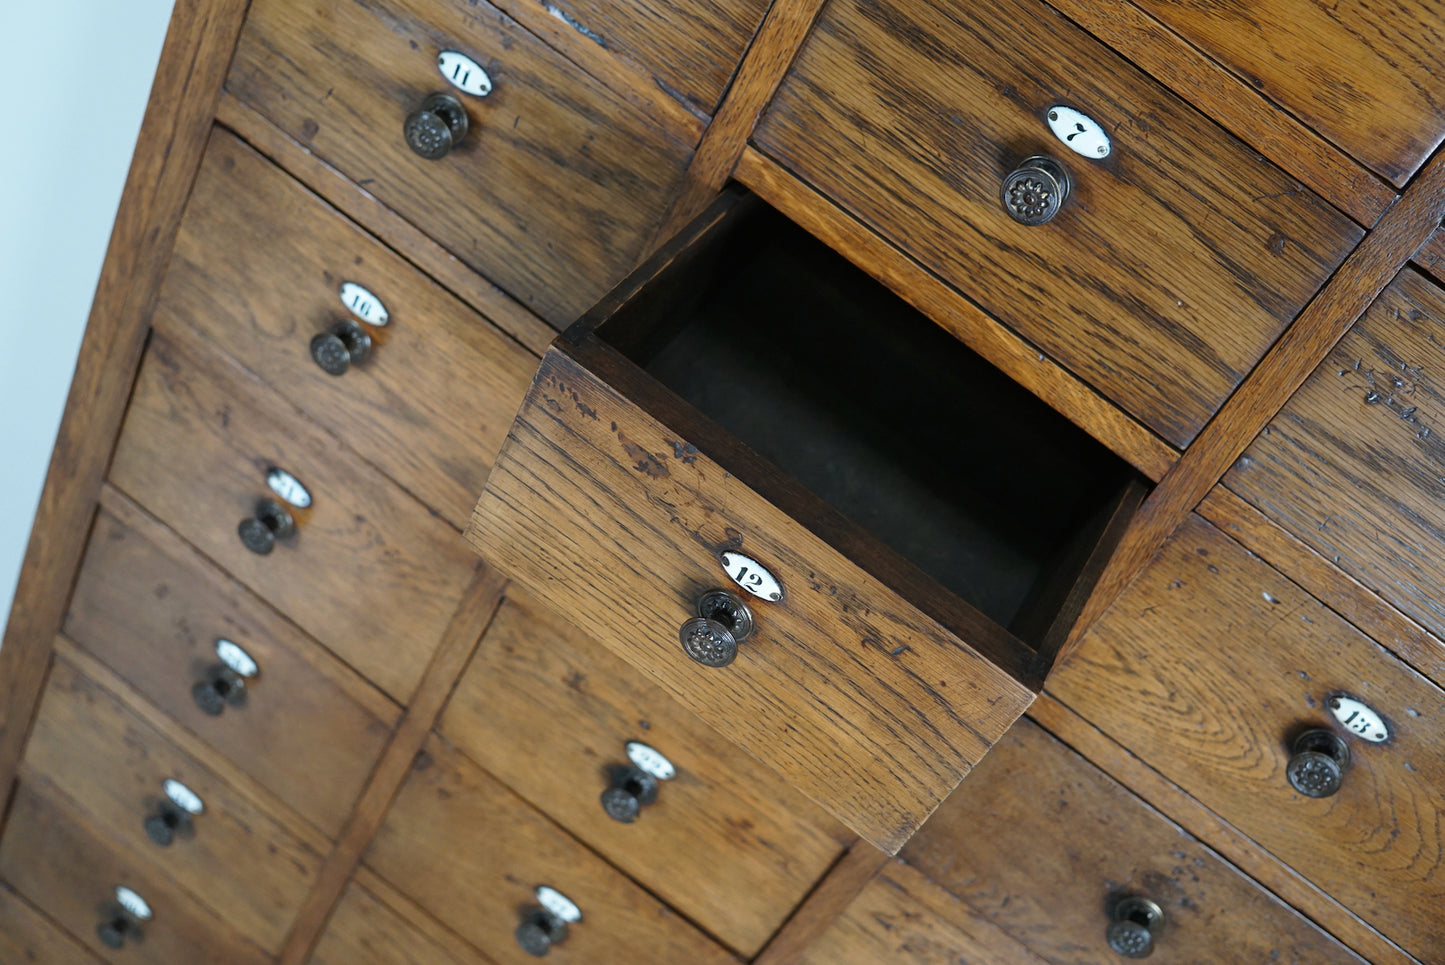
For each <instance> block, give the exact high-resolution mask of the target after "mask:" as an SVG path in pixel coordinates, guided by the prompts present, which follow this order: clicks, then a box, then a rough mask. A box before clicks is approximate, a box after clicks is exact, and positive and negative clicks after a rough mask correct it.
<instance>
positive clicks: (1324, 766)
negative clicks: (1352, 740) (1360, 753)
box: [1285, 728, 1350, 797]
mask: <svg viewBox="0 0 1445 965" xmlns="http://www.w3.org/2000/svg"><path fill="white" fill-rule="evenodd" d="M1290 751H1291V753H1290V759H1289V766H1288V767H1287V768H1286V769H1285V774H1286V775H1287V776H1288V777H1289V783H1290V786H1291V787H1293V788H1294V789H1295V790H1296V791H1299V792H1300V793H1301V794H1303V795H1305V796H1306V797H1329V796H1330V795H1331V794H1334V793H1335V792H1336V791H1338V790H1339V789H1340V784H1341V783H1343V782H1344V779H1345V771H1346V770H1348V769H1349V766H1350V748H1349V745H1348V744H1346V743H1345V742H1344V740H1343V739H1342V738H1341V737H1340V736H1339V735H1338V734H1335V733H1333V732H1332V731H1327V730H1324V729H1321V728H1316V729H1314V730H1307V731H1305V732H1304V733H1303V734H1301V735H1299V736H1298V737H1296V738H1295V741H1294V746H1293V747H1292V748H1290Z"/></svg>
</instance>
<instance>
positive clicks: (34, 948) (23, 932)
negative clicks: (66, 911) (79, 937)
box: [0, 884, 100, 965]
mask: <svg viewBox="0 0 1445 965" xmlns="http://www.w3.org/2000/svg"><path fill="white" fill-rule="evenodd" d="M99 961H100V959H98V958H96V957H95V956H94V955H91V954H90V953H89V952H87V951H86V950H85V948H84V947H83V946H82V945H81V944H80V943H79V942H77V941H76V940H75V939H74V938H71V937H70V936H69V935H67V934H65V932H63V931H61V930H60V929H58V928H56V927H55V926H54V925H52V924H51V923H50V922H49V921H47V920H46V919H45V917H44V916H43V915H41V914H40V913H39V912H38V911H36V910H35V909H34V908H32V907H31V906H30V904H29V903H28V902H27V901H26V900H25V899H24V898H21V897H20V896H19V895H17V894H16V893H15V892H14V891H12V890H10V888H9V887H7V886H5V885H3V884H0V962H28V963H30V965H94V963H96V962H99Z"/></svg>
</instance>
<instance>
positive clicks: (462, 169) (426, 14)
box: [227, 0, 692, 326]
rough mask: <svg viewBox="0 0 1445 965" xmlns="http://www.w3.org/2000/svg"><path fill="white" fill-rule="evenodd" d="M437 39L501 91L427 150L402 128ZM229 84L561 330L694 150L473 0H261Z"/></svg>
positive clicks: (629, 254) (424, 83)
mask: <svg viewBox="0 0 1445 965" xmlns="http://www.w3.org/2000/svg"><path fill="white" fill-rule="evenodd" d="M336 37H345V38H347V40H346V44H345V47H344V48H342V47H339V46H337V45H336V43H335V39H334V38H336ZM448 49H454V50H460V51H463V52H465V53H467V54H468V55H469V56H471V57H472V58H473V59H475V60H476V61H477V62H478V63H480V64H481V65H482V66H483V67H484V68H485V69H486V70H487V71H488V73H489V75H490V76H491V79H492V83H493V85H494V86H493V90H492V92H491V94H489V95H488V96H487V97H485V98H481V99H478V98H472V97H467V98H466V101H467V103H466V108H467V111H468V114H469V115H470V117H471V133H470V134H468V136H467V138H466V139H465V140H464V141H463V142H462V143H461V145H460V146H459V147H458V148H457V149H455V150H454V151H453V152H452V153H451V154H450V155H449V156H448V157H446V158H445V159H443V160H441V161H427V160H423V159H422V158H419V157H417V156H416V155H415V154H413V153H412V152H411V151H410V150H409V149H408V148H407V146H406V144H405V142H404V141H403V139H402V136H401V129H402V123H403V121H404V119H405V118H406V116H407V114H409V113H410V112H412V111H414V110H416V109H417V108H418V107H419V106H420V104H421V103H422V101H423V100H424V99H425V98H426V96H427V95H428V94H430V93H431V92H433V91H438V90H443V89H450V88H448V86H447V84H446V82H445V81H444V80H443V79H442V77H441V75H440V74H439V73H438V71H437V66H436V58H437V54H438V52H439V51H441V50H448ZM227 89H228V90H229V91H230V92H231V93H233V94H235V95H236V96H237V97H239V98H240V99H241V100H243V101H245V102H246V103H248V104H250V105H251V106H252V107H254V108H256V109H257V110H258V111H260V112H261V113H262V114H263V115H265V116H266V117H267V118H268V119H270V120H271V121H272V122H273V123H275V124H277V125H278V126H279V127H281V129H282V130H284V131H285V132H286V133H287V134H289V135H290V136H292V137H294V138H296V139H298V140H300V141H301V142H302V143H303V144H305V145H307V146H308V147H309V148H310V149H311V150H313V151H315V152H316V153H317V154H318V155H319V156H320V157H322V158H324V159H325V160H326V161H327V162H328V163H330V164H332V165H334V166H335V167H336V168H337V169H338V170H340V171H341V172H342V173H344V174H345V175H346V176H347V177H349V178H351V179H352V180H353V181H355V182H357V183H358V184H359V185H361V186H362V187H364V188H365V189H366V190H367V191H368V192H370V193H371V194H373V195H374V196H375V197H376V198H377V199H378V200H380V201H381V202H382V203H383V204H385V205H386V206H388V207H390V208H392V209H393V210H394V211H396V212H397V213H398V214H399V215H401V216H402V217H403V218H405V219H407V220H408V221H410V222H412V223H413V224H416V225H421V226H425V229H426V231H427V233H428V234H430V235H431V236H432V237H434V238H435V239H436V240H438V241H439V242H441V244H442V245H443V246H444V247H446V248H447V249H448V250H450V251H451V252H452V253H454V254H455V255H456V256H457V257H458V258H460V259H461V260H462V261H463V262H465V263H466V264H467V265H469V266H470V267H471V268H473V269H474V270H476V271H479V272H481V274H483V275H485V276H486V277H487V278H489V279H491V280H492V281H493V282H495V283H497V284H498V285H500V286H501V287H502V288H503V289H504V290H505V291H507V292H509V293H510V294H511V295H512V296H513V297H514V298H516V299H517V300H518V301H520V302H522V304H523V305H525V306H527V307H528V308H529V309H530V310H532V311H534V312H536V313H537V314H538V315H540V316H542V317H543V318H545V319H546V320H547V321H549V322H551V323H552V324H554V325H559V326H560V325H564V324H567V323H570V322H571V321H572V320H573V319H574V318H575V317H576V316H577V315H579V314H581V312H582V311H583V310H585V309H586V308H587V307H588V306H589V305H590V304H591V303H592V302H593V301H595V300H596V299H597V297H598V296H600V295H601V294H602V293H603V292H605V291H606V290H607V289H608V287H609V286H610V285H611V284H612V283H613V282H615V281H616V280H617V279H618V278H620V277H621V276H622V275H623V274H624V273H626V271H627V270H628V269H630V268H631V267H632V265H633V263H634V262H635V261H636V259H637V258H638V257H639V256H640V254H641V252H642V247H643V245H645V244H646V243H647V241H648V239H649V238H650V237H651V235H652V232H653V231H654V229H655V228H656V227H657V225H658V223H659V222H661V220H662V218H663V216H664V214H665V213H666V211H667V208H668V206H669V205H670V204H671V203H672V197H673V194H674V193H675V191H676V189H677V187H678V185H679V184H680V182H681V177H682V172H683V169H684V167H685V166H686V164H687V161H688V159H689V157H690V156H691V153H692V151H691V145H689V144H685V143H683V142H681V141H678V140H676V139H674V138H673V137H672V136H671V135H670V134H668V133H666V132H665V131H663V130H662V129H659V128H657V127H654V126H653V124H652V123H651V121H649V120H648V119H647V118H645V117H643V116H642V115H641V114H638V113H637V112H635V111H634V110H632V109H631V108H628V107H626V106H624V105H623V104H621V103H620V102H618V101H617V100H616V99H615V98H613V96H612V95H611V94H610V93H608V92H607V91H606V90H605V89H604V88H602V87H601V85H599V84H598V83H597V82H596V81H594V80H592V79H591V78H590V77H588V76H587V75H586V74H584V73H582V71H581V70H579V69H578V68H577V67H575V66H573V65H572V64H571V63H570V62H569V61H567V60H565V59H563V58H562V57H561V55H559V54H557V53H555V52H554V51H552V50H551V49H550V48H548V47H546V46H545V45H543V44H542V43H541V42H540V41H539V40H537V38H535V37H533V36H532V35H531V34H529V33H527V32H526V31H525V30H523V29H521V27H519V26H518V25H517V24H516V23H515V22H514V21H513V20H511V18H509V17H507V16H505V15H504V14H502V13H501V12H500V11H498V10H497V9H496V8H494V7H492V6H491V5H489V4H487V3H486V2H484V0H477V2H473V3H467V4H452V3H446V2H442V0H368V2H366V3H359V4H346V5H341V6H338V5H336V4H332V3H330V2H327V0H308V2H295V0H256V2H255V3H254V4H253V5H252V10H251V15H250V16H249V17H248V18H247V21H246V29H245V31H244V32H243V34H242V38H241V42H240V45H239V46H238V48H237V52H236V57H235V60H234V63H233V65H232V69H231V74H230V77H229V79H228V80H227Z"/></svg>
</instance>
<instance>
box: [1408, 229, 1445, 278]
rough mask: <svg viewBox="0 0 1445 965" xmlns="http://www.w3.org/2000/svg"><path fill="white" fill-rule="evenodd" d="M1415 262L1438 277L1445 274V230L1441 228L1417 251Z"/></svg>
mask: <svg viewBox="0 0 1445 965" xmlns="http://www.w3.org/2000/svg"><path fill="white" fill-rule="evenodd" d="M1413 261H1414V263H1415V264H1416V265H1418V266H1420V267H1421V268H1423V269H1425V270H1426V271H1428V272H1429V273H1430V274H1431V275H1433V276H1435V277H1436V278H1440V277H1442V276H1445V231H1442V230H1440V229H1439V228H1436V229H1435V233H1434V234H1432V235H1431V236H1430V240H1429V241H1426V242H1425V243H1424V244H1423V245H1421V246H1420V250H1419V251H1417V252H1415V257H1414V259H1413Z"/></svg>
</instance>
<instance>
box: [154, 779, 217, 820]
mask: <svg viewBox="0 0 1445 965" xmlns="http://www.w3.org/2000/svg"><path fill="white" fill-rule="evenodd" d="M162 786H163V787H164V788H165V792H166V797H168V798H170V799H171V802H172V803H173V804H175V806H176V807H178V808H180V809H181V810H182V811H185V812H186V813H187V814H200V813H201V812H202V811H204V810H205V809H206V806H205V805H204V804H202V803H201V799H200V797H198V796H197V795H196V792H195V791H192V790H191V789H190V788H188V787H186V786H185V785H184V784H182V783H181V782H180V781H166V783H165V784H164V785H162Z"/></svg>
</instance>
